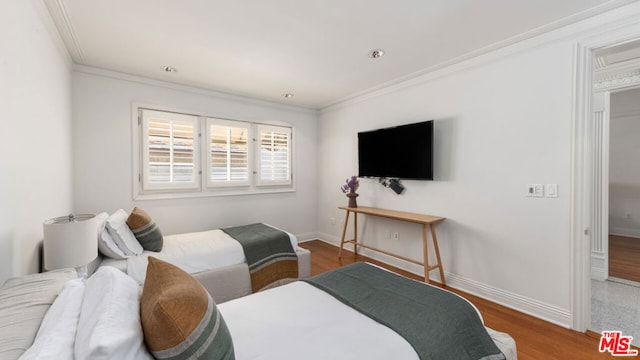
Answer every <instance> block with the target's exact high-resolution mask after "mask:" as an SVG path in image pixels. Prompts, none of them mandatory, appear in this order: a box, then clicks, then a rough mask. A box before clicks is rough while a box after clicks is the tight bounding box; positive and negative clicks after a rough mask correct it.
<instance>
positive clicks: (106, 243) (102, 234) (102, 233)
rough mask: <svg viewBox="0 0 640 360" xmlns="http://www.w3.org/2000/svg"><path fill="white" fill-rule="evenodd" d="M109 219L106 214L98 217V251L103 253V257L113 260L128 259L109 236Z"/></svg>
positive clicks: (103, 213)
mask: <svg viewBox="0 0 640 360" xmlns="http://www.w3.org/2000/svg"><path fill="white" fill-rule="evenodd" d="M108 218H109V214H107V213H106V212H102V213H100V214H98V215H96V220H97V223H98V250H100V252H101V253H102V255H104V256H107V257H110V258H112V259H118V260H121V259H126V258H127V257H128V256H127V255H125V254H124V252H122V250H120V248H119V247H118V245H117V244H116V242H115V241H113V238H112V237H111V235H109V231H107V228H106V226H105V225H106V224H107V219H108Z"/></svg>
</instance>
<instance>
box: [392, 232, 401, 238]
mask: <svg viewBox="0 0 640 360" xmlns="http://www.w3.org/2000/svg"><path fill="white" fill-rule="evenodd" d="M399 239H400V236H399V234H398V232H397V231H396V232H394V233H393V240H399Z"/></svg>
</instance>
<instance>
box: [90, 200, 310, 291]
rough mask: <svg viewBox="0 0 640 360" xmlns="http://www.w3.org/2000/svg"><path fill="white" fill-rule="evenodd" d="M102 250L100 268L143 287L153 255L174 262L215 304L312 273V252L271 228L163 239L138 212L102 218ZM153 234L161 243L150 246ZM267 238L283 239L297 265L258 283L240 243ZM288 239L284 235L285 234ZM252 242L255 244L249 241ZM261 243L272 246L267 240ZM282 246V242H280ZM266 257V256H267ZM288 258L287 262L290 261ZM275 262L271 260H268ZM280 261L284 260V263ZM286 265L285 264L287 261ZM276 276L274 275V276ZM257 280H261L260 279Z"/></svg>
mask: <svg viewBox="0 0 640 360" xmlns="http://www.w3.org/2000/svg"><path fill="white" fill-rule="evenodd" d="M98 220H99V221H98V245H99V249H100V253H101V254H102V256H101V262H100V264H99V265H98V266H111V267H115V268H117V269H120V270H121V271H123V272H125V273H127V274H128V275H129V276H131V277H132V278H134V279H135V280H136V281H137V282H138V283H139V284H143V283H144V280H145V272H146V269H147V258H148V257H149V256H154V257H157V258H159V259H162V260H165V261H167V262H170V263H172V264H174V265H176V266H178V267H180V268H181V269H182V270H184V271H186V272H187V273H189V274H192V275H193V276H194V277H195V278H196V279H198V280H199V281H200V282H201V283H202V284H203V285H204V286H205V288H206V289H207V290H208V291H209V292H210V293H211V294H212V296H213V298H214V300H215V301H216V302H217V303H222V302H225V301H228V300H231V299H235V298H238V297H241V296H244V295H247V294H250V293H252V292H256V291H259V290H261V289H263V288H265V287H267V288H268V287H272V286H277V285H281V284H284V283H287V282H290V281H292V280H295V279H297V278H305V277H308V276H309V275H310V272H311V264H310V263H311V256H310V252H309V251H308V250H306V249H304V248H301V247H298V241H297V238H296V236H295V235H293V234H291V233H290V232H287V231H284V230H281V229H278V228H276V227H274V226H271V225H268V224H262V223H258V224H248V225H242V226H234V227H227V228H222V229H214V230H208V231H200V232H192V233H184V234H175V235H168V236H162V235H161V233H160V231H159V229H158V228H157V226H156V225H155V223H154V222H153V221H152V220H151V218H150V217H149V215H148V214H147V213H146V212H144V210H142V209H140V208H137V207H136V208H134V209H133V210H132V212H131V214H127V213H126V212H125V211H124V210H122V209H120V210H118V211H116V212H115V213H113V214H112V215H110V216H109V215H108V214H106V213H102V214H99V215H98ZM154 231H155V236H156V238H159V239H160V240H159V242H158V241H155V242H150V241H149V238H150V236H149V234H150V233H153V232H154ZM247 233H248V234H253V235H255V234H268V235H269V236H282V237H285V238H286V240H283V239H281V240H282V241H283V242H286V243H287V244H286V246H289V244H290V248H289V250H281V253H284V252H289V253H290V254H289V255H293V256H292V258H294V259H293V260H295V261H296V262H297V269H295V271H291V270H292V269H289V272H286V271H284V270H283V269H282V266H281V267H280V268H277V269H276V271H278V272H280V275H279V276H272V277H267V278H262V279H261V278H259V275H260V274H259V273H256V272H255V271H254V269H253V268H251V265H252V264H253V263H252V261H253V262H256V261H258V260H253V259H249V261H248V259H247V257H246V256H245V253H246V251H247V247H246V246H247V245H245V244H244V243H242V245H241V240H242V238H241V237H242V236H246V235H244V234H247ZM284 234H286V235H284ZM251 240H254V239H251ZM257 240H259V241H270V240H271V239H270V238H268V237H266V236H265V237H263V238H258V239H257ZM280 244H282V243H280ZM266 256H268V255H263V257H266ZM292 258H291V256H290V258H288V259H287V258H285V259H284V260H291V259H292ZM270 260H273V259H270ZM281 260H282V259H281ZM285 263H286V261H285ZM292 264H293V263H292ZM270 275H273V274H270ZM256 279H257V280H256Z"/></svg>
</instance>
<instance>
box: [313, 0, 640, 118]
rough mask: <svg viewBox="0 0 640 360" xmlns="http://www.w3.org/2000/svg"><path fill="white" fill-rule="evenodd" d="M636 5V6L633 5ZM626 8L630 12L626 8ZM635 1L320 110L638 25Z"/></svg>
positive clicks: (624, 0) (639, 6)
mask: <svg viewBox="0 0 640 360" xmlns="http://www.w3.org/2000/svg"><path fill="white" fill-rule="evenodd" d="M634 3H635V4H634ZM627 6H629V8H626V7H627ZM638 14H640V3H639V2H638V1H637V0H613V1H609V2H607V3H604V4H601V5H600V6H596V7H594V8H591V9H588V10H585V11H582V12H580V13H577V14H574V15H571V16H569V17H566V18H564V19H561V20H558V21H555V22H552V23H550V24H547V25H544V26H541V27H538V28H536V29H533V30H530V31H528V32H525V33H522V34H520V35H517V36H514V37H511V38H509V39H506V40H504V41H500V42H497V43H494V44H492V45H489V46H486V47H484V48H481V49H478V50H476V51H472V52H469V53H467V54H464V55H462V56H459V57H457V58H454V59H452V60H450V61H447V62H443V63H441V64H438V65H436V66H432V67H430V68H426V69H423V70H420V71H417V72H414V73H412V74H409V75H407V76H404V77H400V78H397V79H394V80H391V81H388V82H386V83H383V84H380V85H378V86H375V87H373V88H369V89H367V90H364V91H361V92H358V93H355V94H352V95H350V96H347V97H344V98H342V99H341V100H338V101H336V102H333V103H331V104H327V105H326V106H324V107H322V108H321V109H320V112H321V113H328V112H331V111H334V110H338V109H340V108H343V107H346V106H350V105H353V104H356V103H359V102H363V101H366V100H369V99H372V98H376V97H379V96H382V95H385V94H389V93H394V92H397V91H400V90H402V89H405V88H409V87H413V86H416V85H421V84H424V83H428V82H431V81H434V80H436V79H438V78H441V77H444V76H448V75H451V74H455V73H457V72H460V71H464V70H467V69H470V68H473V67H477V66H481V65H483V64H486V63H489V62H492V61H496V60H498V59H502V58H505V57H508V56H512V55H515V54H518V53H521V52H523V51H527V50H531V49H535V48H538V47H540V46H543V45H547V44H550V43H553V42H557V41H562V40H566V39H568V38H572V37H581V36H582V37H587V36H590V35H593V34H597V33H602V32H605V31H609V30H612V29H615V28H618V27H620V26H625V25H626V24H637V22H638V19H637V16H638Z"/></svg>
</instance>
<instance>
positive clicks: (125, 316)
mask: <svg viewBox="0 0 640 360" xmlns="http://www.w3.org/2000/svg"><path fill="white" fill-rule="evenodd" d="M86 284H87V288H86V291H85V295H84V300H83V302H82V311H81V313H80V320H79V322H78V331H77V332H76V342H75V359H79V360H82V359H153V357H152V356H151V354H149V351H148V350H147V348H146V346H145V344H144V334H143V332H142V325H141V324H140V286H138V284H137V283H136V282H135V280H133V279H132V278H131V277H129V276H127V275H126V274H125V273H123V272H122V271H120V270H118V269H116V268H114V267H111V266H102V267H100V268H99V269H98V271H96V272H95V274H93V276H91V277H90V278H89V279H87V282H86Z"/></svg>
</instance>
